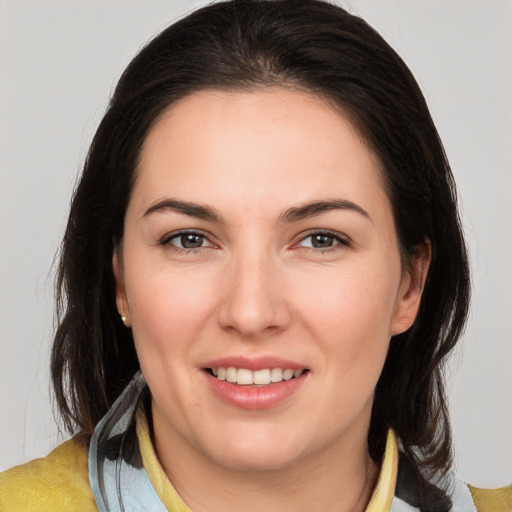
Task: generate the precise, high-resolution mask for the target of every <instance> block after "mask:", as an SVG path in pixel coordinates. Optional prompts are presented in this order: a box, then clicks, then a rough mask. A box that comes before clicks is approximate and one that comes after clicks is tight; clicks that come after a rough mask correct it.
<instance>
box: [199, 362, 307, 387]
mask: <svg viewBox="0 0 512 512" xmlns="http://www.w3.org/2000/svg"><path fill="white" fill-rule="evenodd" d="M205 371H206V372H207V373H209V374H210V375H211V376H213V377H215V378H216V379H217V380H220V381H226V382H229V383H231V384H236V385H239V386H269V385H271V384H278V383H279V382H283V381H288V380H293V379H296V378H298V377H300V376H301V375H303V374H304V373H306V372H308V371H309V370H308V369H307V368H304V369H299V370H293V369H291V368H262V369H260V370H250V369H248V368H235V367H233V366H229V367H216V368H205Z"/></svg>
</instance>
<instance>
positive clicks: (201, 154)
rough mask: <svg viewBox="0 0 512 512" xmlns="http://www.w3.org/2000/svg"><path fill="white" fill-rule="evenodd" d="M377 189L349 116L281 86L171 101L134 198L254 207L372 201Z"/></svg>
mask: <svg viewBox="0 0 512 512" xmlns="http://www.w3.org/2000/svg"><path fill="white" fill-rule="evenodd" d="M381 182H382V180H381V173H380V170H379V165H378V162H377V160H376V158H375V157H374V155H373V153H372V152H371V151H370V150H369V149H368V148H367V146H366V145H365V144H364V143H363V141H362V140H361V138H360V136H359V134H358V132H357V130H356V129H355V127H354V126H353V124H352V123H351V122H350V121H349V119H348V116H346V115H343V113H342V112H341V111H340V110H339V109H335V108H334V107H332V106H331V105H330V104H329V103H328V102H327V101H325V100H323V99H322V98H320V97H318V96H316V95H313V94H309V93H305V92H298V91H290V90H286V89H282V88H275V89H264V90H256V91H235V92H232V91H229V92H226V91H216V90H206V91H201V92H196V93H193V94H191V95H189V96H187V97H185V98H184V99H182V100H180V101H179V102H176V103H175V104H173V105H172V106H171V107H170V108H169V109H168V110H167V111H166V112H164V114H163V115H162V116H161V117H160V119H159V120H158V122H157V123H156V124H155V125H154V127H153V128H152V130H151V131H150V133H149V135H148V137H147V139H146V141H145V143H144V145H143V149H142V152H141V157H140V160H139V166H138V179H137V183H136V186H135V189H136V190H135V191H134V192H135V193H136V194H134V195H138V196H141V195H143V196H145V197H146V200H150V198H152V199H153V200H156V199H158V197H157V196H163V195H165V194H169V195H172V196H174V197H175V196H177V195H178V196H179V195H183V196H185V197H184V198H185V199H193V200H196V201H200V202H209V203H210V202H211V201H212V200H215V197H217V198H218V199H219V201H222V200H223V199H225V200H233V198H237V199H239V200H242V201H246V202H247V204H253V205H254V207H256V208H257V207H258V205H260V206H264V204H265V203H268V202H269V200H270V199H274V200H275V201H276V204H277V203H280V202H283V201H293V202H306V201H309V200H311V199H312V198H314V199H318V198H319V197H326V196H329V195H332V194H335V195H339V194H343V195H349V196H351V197H350V198H349V199H351V200H356V201H363V200H364V201H365V202H371V201H372V198H373V199H376V196H382V194H383V187H382V183H381ZM190 196H192V197H190ZM363 196H366V197H365V198H364V199H363Z"/></svg>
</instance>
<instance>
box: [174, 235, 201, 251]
mask: <svg viewBox="0 0 512 512" xmlns="http://www.w3.org/2000/svg"><path fill="white" fill-rule="evenodd" d="M180 242H181V246H182V247H183V248H184V249H197V248H198V247H201V246H202V245H203V242H204V236H202V235H196V234H194V233H186V234H184V235H181V236H180Z"/></svg>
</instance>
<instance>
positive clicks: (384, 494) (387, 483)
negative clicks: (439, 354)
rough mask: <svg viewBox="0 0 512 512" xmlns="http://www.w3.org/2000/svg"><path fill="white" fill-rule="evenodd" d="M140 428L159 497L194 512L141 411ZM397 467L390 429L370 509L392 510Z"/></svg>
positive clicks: (176, 511) (172, 507)
mask: <svg viewBox="0 0 512 512" xmlns="http://www.w3.org/2000/svg"><path fill="white" fill-rule="evenodd" d="M136 428H137V437H138V439H139V445H140V451H141V454H142V463H143V464H144V469H145V470H146V473H147V474H148V477H149V480H150V482H151V484H152V485H153V487H154V489H155V491H156V493H157V494H158V497H159V498H160V500H161V501H162V503H163V504H164V505H165V506H166V507H167V509H168V510H172V511H173V512H192V511H191V510H190V509H189V508H188V506H187V505H186V503H185V502H184V501H183V500H182V499H181V497H180V495H179V494H178V492H177V491H176V489H175V488H174V486H173V485H172V483H171V482H170V481H169V479H168V478H167V475H166V474H165V473H164V470H163V469H162V466H161V465H160V462H159V461H158V458H157V456H156V453H155V451H154V449H153V444H152V443H151V438H150V435H149V429H148V424H147V420H146V416H145V415H144V413H143V412H142V411H141V410H139V412H138V414H137V426H136ZM397 468H398V445H397V442H396V436H395V433H394V432H393V430H391V429H389V430H388V435H387V439H386V450H385V452H384V457H383V460H382V467H381V470H380V474H379V479H378V481H377V485H376V486H375V489H374V491H373V494H372V497H371V499H370V503H368V507H367V508H366V512H386V511H389V509H390V508H391V501H392V500H393V496H394V494H395V485H396V475H397Z"/></svg>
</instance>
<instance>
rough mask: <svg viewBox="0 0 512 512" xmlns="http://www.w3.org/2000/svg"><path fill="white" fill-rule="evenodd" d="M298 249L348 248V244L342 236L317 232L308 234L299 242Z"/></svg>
mask: <svg viewBox="0 0 512 512" xmlns="http://www.w3.org/2000/svg"><path fill="white" fill-rule="evenodd" d="M298 245H299V247H307V248H310V249H320V250H322V249H324V250H325V249H331V248H333V247H337V246H348V245H349V242H348V240H347V239H346V238H344V237H343V235H341V234H340V235H338V234H336V233H330V232H328V231H327V232H325V231H319V232H317V233H310V234H309V235H307V236H305V237H304V238H303V239H302V240H301V241H300V242H299V244H298Z"/></svg>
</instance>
